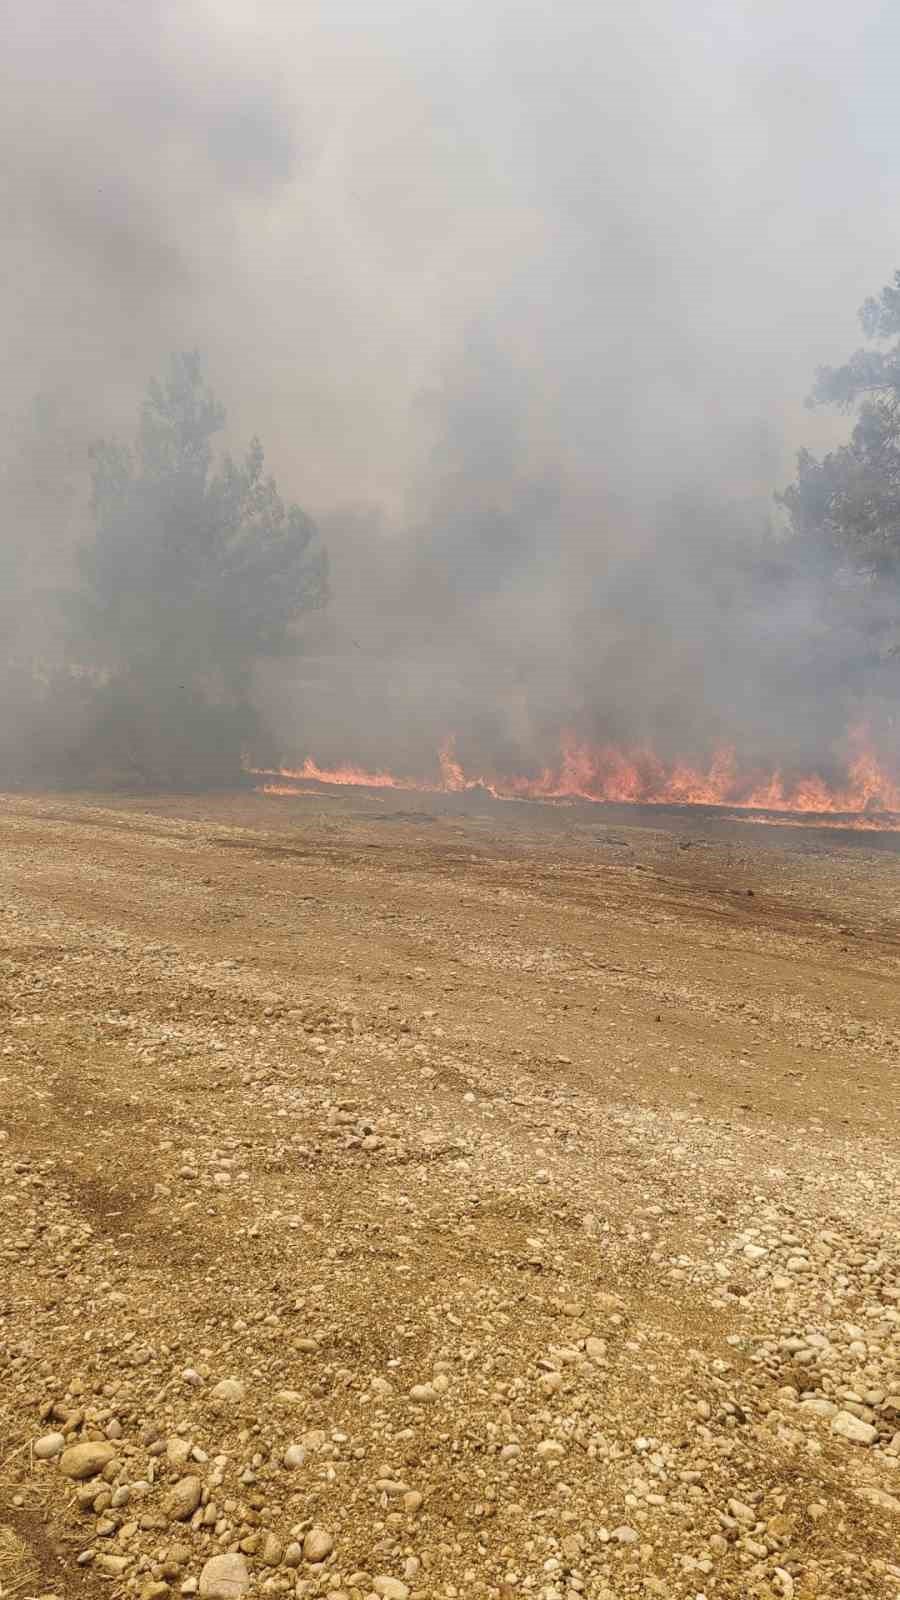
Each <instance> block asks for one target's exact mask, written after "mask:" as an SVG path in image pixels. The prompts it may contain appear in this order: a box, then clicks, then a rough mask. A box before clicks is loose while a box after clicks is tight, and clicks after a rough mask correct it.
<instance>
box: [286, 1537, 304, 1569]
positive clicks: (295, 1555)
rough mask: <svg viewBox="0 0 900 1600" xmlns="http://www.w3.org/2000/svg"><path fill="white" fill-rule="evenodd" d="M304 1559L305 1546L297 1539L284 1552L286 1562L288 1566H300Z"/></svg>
mask: <svg viewBox="0 0 900 1600" xmlns="http://www.w3.org/2000/svg"><path fill="white" fill-rule="evenodd" d="M302 1560H303V1546H302V1544H298V1543H297V1541H296V1539H295V1540H294V1542H293V1544H289V1545H288V1547H287V1549H286V1550H285V1552H284V1564H285V1566H286V1567H299V1565H300V1563H301V1561H302Z"/></svg>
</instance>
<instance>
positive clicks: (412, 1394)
mask: <svg viewBox="0 0 900 1600" xmlns="http://www.w3.org/2000/svg"><path fill="white" fill-rule="evenodd" d="M409 1398H410V1400H414V1401H415V1402H416V1405H420V1406H427V1405H429V1404H430V1402H431V1401H432V1400H436V1399H437V1391H436V1390H435V1389H434V1387H433V1386H432V1385H431V1384H430V1383H415V1384H413V1387H412V1388H411V1389H410V1391H409Z"/></svg>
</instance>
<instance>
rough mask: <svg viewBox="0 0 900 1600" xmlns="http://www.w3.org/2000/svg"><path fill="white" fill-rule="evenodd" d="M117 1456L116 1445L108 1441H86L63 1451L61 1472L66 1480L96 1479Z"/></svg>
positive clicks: (60, 1465)
mask: <svg viewBox="0 0 900 1600" xmlns="http://www.w3.org/2000/svg"><path fill="white" fill-rule="evenodd" d="M115 1456H116V1447H115V1445H114V1444H110V1443H109V1442H108V1441H107V1440H106V1439H86V1440H85V1442H84V1444H71V1445H70V1446H69V1448H68V1450H64V1451H63V1453H62V1455H61V1456H60V1458H59V1470H60V1472H61V1473H62V1475H63V1477H64V1478H75V1479H81V1478H96V1476H97V1474H98V1473H99V1472H102V1471H103V1468H104V1467H105V1466H106V1465H107V1463H108V1462H110V1461H114V1460H115Z"/></svg>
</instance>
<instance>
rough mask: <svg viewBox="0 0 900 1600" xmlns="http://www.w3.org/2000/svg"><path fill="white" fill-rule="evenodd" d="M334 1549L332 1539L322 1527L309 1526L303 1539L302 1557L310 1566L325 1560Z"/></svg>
mask: <svg viewBox="0 0 900 1600" xmlns="http://www.w3.org/2000/svg"><path fill="white" fill-rule="evenodd" d="M333 1549H334V1539H333V1538H332V1536H331V1534H330V1533H328V1532H326V1530H325V1529H324V1528H310V1530H309V1533H308V1534H307V1535H306V1538H305V1539H304V1541H303V1559H304V1561H308V1562H309V1563H310V1565H311V1566H317V1565H318V1564H319V1562H320V1561H327V1559H328V1557H329V1556H330V1555H331V1552H332V1550H333Z"/></svg>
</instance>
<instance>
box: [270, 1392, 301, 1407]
mask: <svg viewBox="0 0 900 1600" xmlns="http://www.w3.org/2000/svg"><path fill="white" fill-rule="evenodd" d="M275 1404H276V1405H277V1406H301V1405H302V1404H303V1396H302V1394H301V1393H300V1390H299V1389H279V1390H278V1391H277V1393H276V1395H275Z"/></svg>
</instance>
